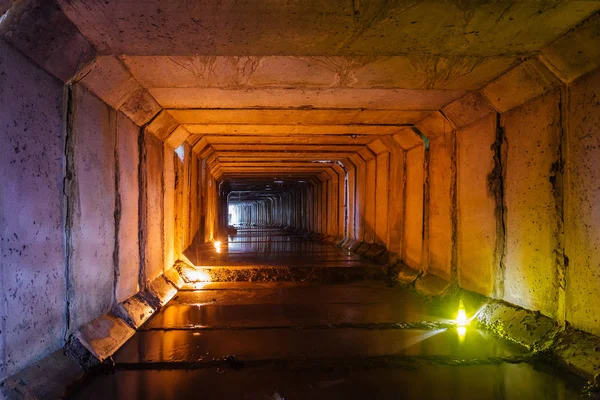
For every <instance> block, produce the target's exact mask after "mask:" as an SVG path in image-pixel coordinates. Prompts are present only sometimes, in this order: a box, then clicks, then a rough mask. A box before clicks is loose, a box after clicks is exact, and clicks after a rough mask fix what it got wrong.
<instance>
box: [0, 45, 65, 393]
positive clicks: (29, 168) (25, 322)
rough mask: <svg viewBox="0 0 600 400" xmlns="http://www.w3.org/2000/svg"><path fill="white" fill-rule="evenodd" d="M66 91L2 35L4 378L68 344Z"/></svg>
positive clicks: (0, 353) (0, 365)
mask: <svg viewBox="0 0 600 400" xmlns="http://www.w3.org/2000/svg"><path fill="white" fill-rule="evenodd" d="M62 107H63V90H62V85H61V83H60V82H59V81H58V80H56V79H55V78H54V77H52V76H50V75H48V74H47V73H46V72H44V71H42V70H41V69H39V68H38V67H37V66H35V65H33V64H32V63H31V62H30V61H29V60H27V59H26V58H25V57H23V56H22V55H21V54H20V53H18V52H16V51H15V50H13V49H12V48H11V47H10V46H9V45H7V44H6V43H5V42H3V41H1V40H0V127H1V128H0V130H2V138H3V145H2V150H0V170H1V171H2V174H1V175H0V182H1V190H0V221H1V222H0V254H1V256H0V257H1V258H0V293H1V295H0V316H1V319H0V331H1V333H0V336H1V339H0V381H1V380H3V379H4V378H5V377H6V376H8V375H12V374H13V373H15V372H17V371H18V370H20V369H21V368H23V367H25V366H26V365H27V364H29V363H31V362H33V361H35V360H37V359H39V358H40V357H42V356H44V355H45V354H48V353H50V352H52V351H54V350H56V349H57V348H59V347H61V346H62V344H63V334H64V329H65V326H66V319H65V291H66V280H65V274H64V256H65V255H64V250H63V239H64V237H63V235H64V232H63V223H64V222H63V206H64V202H63V195H62V180H63V176H64V164H63V161H62V157H63V151H64V137H63V130H64V126H63V122H62Z"/></svg>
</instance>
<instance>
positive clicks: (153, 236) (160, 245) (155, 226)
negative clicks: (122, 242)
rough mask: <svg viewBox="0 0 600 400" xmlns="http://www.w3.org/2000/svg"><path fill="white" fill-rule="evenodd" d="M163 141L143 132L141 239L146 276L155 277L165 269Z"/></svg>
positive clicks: (146, 277) (146, 279)
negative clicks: (142, 239)
mask: <svg viewBox="0 0 600 400" xmlns="http://www.w3.org/2000/svg"><path fill="white" fill-rule="evenodd" d="M163 146H164V144H163V142H162V141H160V140H159V139H158V138H156V137H155V136H154V135H152V134H150V133H148V132H145V133H144V155H143V161H142V162H143V168H142V170H143V174H144V181H143V185H142V187H141V190H142V196H143V197H142V207H143V210H142V214H141V215H142V218H143V219H142V221H141V225H142V227H143V228H142V229H143V238H144V241H143V243H142V246H143V253H144V264H143V265H144V280H145V281H146V282H149V281H152V280H153V279H155V278H156V277H157V276H159V275H160V274H161V273H162V272H163V268H164V267H163V265H164V235H163V230H164V224H163V168H164V160H163V155H164V147H163Z"/></svg>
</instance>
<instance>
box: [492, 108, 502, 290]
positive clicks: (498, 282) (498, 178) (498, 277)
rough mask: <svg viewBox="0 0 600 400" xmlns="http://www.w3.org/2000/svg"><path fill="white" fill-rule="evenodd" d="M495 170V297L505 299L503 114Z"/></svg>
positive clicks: (498, 124)
mask: <svg viewBox="0 0 600 400" xmlns="http://www.w3.org/2000/svg"><path fill="white" fill-rule="evenodd" d="M492 151H493V152H494V169H493V170H492V172H490V174H489V175H488V190H489V192H490V194H491V195H492V197H493V198H494V203H495V216H496V245H495V251H494V292H493V293H494V296H495V297H496V298H500V299H501V298H503V297H504V271H505V256H506V201H505V198H504V178H505V168H504V166H505V165H506V135H505V132H504V128H503V127H502V121H501V114H500V113H496V140H495V142H494V143H493V144H492Z"/></svg>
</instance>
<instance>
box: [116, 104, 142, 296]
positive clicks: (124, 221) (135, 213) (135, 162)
mask: <svg viewBox="0 0 600 400" xmlns="http://www.w3.org/2000/svg"><path fill="white" fill-rule="evenodd" d="M139 135H140V129H139V127H138V126H137V125H135V124H134V123H133V122H132V121H131V120H130V119H129V118H127V117H126V116H125V115H123V114H121V113H119V114H118V116H117V162H118V164H117V166H118V190H119V191H118V204H119V228H118V231H119V233H118V242H117V243H118V252H119V253H118V265H117V271H118V273H117V283H116V301H117V302H122V301H123V300H125V299H128V298H129V297H131V296H133V295H134V294H135V293H136V292H137V291H138V290H139V274H140V248H139V226H138V223H139V177H138V171H139V163H140V154H139V143H138V141H139Z"/></svg>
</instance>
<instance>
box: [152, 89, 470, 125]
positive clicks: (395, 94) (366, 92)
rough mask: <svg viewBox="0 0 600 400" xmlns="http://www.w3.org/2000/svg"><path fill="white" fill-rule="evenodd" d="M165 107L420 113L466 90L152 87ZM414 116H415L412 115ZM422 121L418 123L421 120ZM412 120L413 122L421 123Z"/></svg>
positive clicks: (449, 100) (444, 103) (159, 102)
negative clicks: (363, 110)
mask: <svg viewBox="0 0 600 400" xmlns="http://www.w3.org/2000/svg"><path fill="white" fill-rule="evenodd" d="M148 92H149V93H150V94H151V95H152V97H154V99H156V101H157V102H158V104H160V105H161V106H162V107H164V108H169V109H171V108H174V109H177V108H211V107H215V108H252V107H261V108H262V107H265V108H278V107H296V108H310V107H315V108H361V107H364V105H365V104H368V105H369V108H375V109H381V110H397V111H400V110H409V111H419V110H428V109H432V108H433V109H439V108H441V107H443V106H445V105H446V104H448V103H450V102H451V101H453V100H456V99H458V98H459V97H461V96H463V95H464V94H465V91H464V90H433V89H432V90H419V89H354V88H332V89H329V88H327V89H314V88H304V87H302V88H297V89H296V88H295V89H288V88H259V89H252V88H243V89H242V90H230V89H224V88H202V87H200V88H150V89H148ZM419 112H420V111H419ZM410 115H414V114H412V113H411V114H410ZM417 121H418V120H417ZM417 121H414V120H411V122H417Z"/></svg>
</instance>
